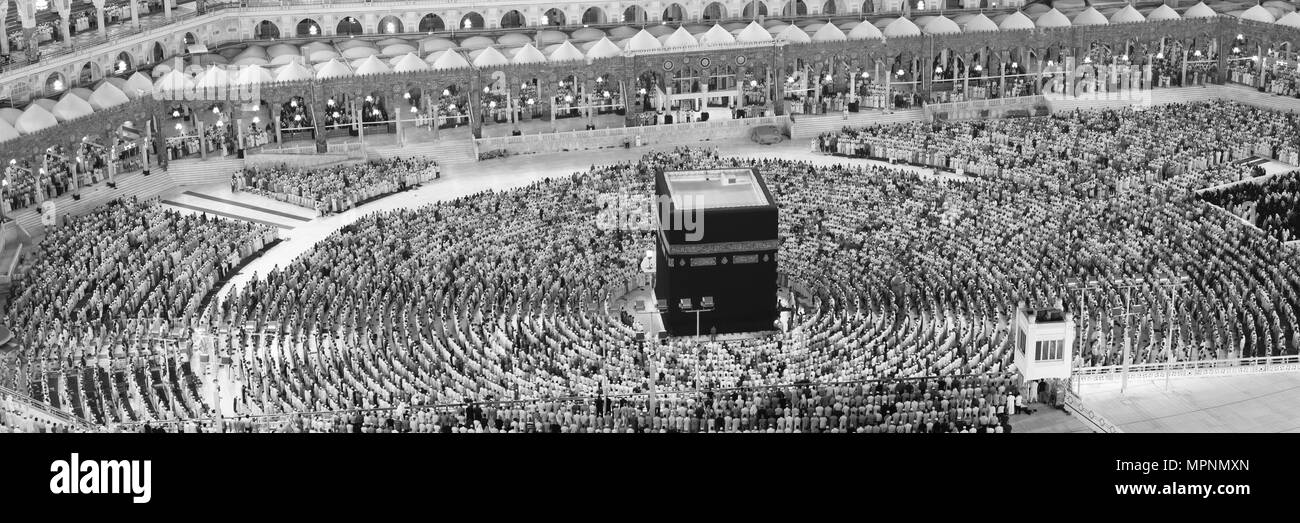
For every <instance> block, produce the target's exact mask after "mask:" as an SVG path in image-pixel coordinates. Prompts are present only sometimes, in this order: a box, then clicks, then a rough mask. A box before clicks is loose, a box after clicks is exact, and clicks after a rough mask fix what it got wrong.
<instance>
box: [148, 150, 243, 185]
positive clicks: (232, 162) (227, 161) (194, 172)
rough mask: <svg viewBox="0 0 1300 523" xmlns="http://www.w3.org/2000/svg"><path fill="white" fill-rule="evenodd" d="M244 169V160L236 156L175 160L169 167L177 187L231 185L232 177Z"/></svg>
mask: <svg viewBox="0 0 1300 523" xmlns="http://www.w3.org/2000/svg"><path fill="white" fill-rule="evenodd" d="M243 169H244V160H243V159H240V158H236V157H234V156H225V157H210V158H208V159H206V160H204V159H184V160H173V161H172V162H171V163H170V164H168V165H167V171H168V172H170V173H171V176H172V179H173V180H175V181H176V185H207V184H213V183H229V182H230V176H231V175H233V174H235V173H236V172H239V171H242V170H243Z"/></svg>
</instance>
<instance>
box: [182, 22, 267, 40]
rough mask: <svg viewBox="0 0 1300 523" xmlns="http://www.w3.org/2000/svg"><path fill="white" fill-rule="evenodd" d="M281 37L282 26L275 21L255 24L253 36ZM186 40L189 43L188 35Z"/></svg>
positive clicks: (265, 38) (264, 37)
mask: <svg viewBox="0 0 1300 523" xmlns="http://www.w3.org/2000/svg"><path fill="white" fill-rule="evenodd" d="M186 35H189V33H186ZM279 37H280V26H278V25H275V22H272V21H270V20H262V21H261V22H258V23H257V25H255V26H253V38H256V39H258V40H273V39H276V38H279ZM185 42H186V43H187V44H188V43H189V38H188V37H187V38H186V39H185Z"/></svg>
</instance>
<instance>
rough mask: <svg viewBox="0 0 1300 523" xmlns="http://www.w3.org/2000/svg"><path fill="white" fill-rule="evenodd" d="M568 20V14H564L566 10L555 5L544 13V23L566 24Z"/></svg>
mask: <svg viewBox="0 0 1300 523" xmlns="http://www.w3.org/2000/svg"><path fill="white" fill-rule="evenodd" d="M567 21H568V16H566V15H565V14H564V11H561V10H559V9H556V8H554V7H552V8H550V9H547V10H546V12H545V13H542V25H564V24H565V23H566V22H567Z"/></svg>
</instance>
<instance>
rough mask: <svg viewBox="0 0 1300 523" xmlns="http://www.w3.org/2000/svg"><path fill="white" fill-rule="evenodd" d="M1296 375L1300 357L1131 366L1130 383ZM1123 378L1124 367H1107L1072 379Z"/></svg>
mask: <svg viewBox="0 0 1300 523" xmlns="http://www.w3.org/2000/svg"><path fill="white" fill-rule="evenodd" d="M1297 371H1300V355H1292V356H1266V357H1259V358H1235V359H1226V360H1197V361H1179V362H1173V363H1143V364H1136V365H1129V366H1128V376H1129V379H1143V378H1159V377H1164V376H1166V375H1168V376H1171V377H1191V376H1231V375H1237V374H1268V373H1274V372H1297ZM1123 375H1124V365H1106V366H1101V367H1083V368H1079V369H1075V370H1074V376H1073V379H1075V380H1079V381H1080V382H1082V383H1089V382H1108V381H1115V380H1119V379H1121V378H1122V377H1123Z"/></svg>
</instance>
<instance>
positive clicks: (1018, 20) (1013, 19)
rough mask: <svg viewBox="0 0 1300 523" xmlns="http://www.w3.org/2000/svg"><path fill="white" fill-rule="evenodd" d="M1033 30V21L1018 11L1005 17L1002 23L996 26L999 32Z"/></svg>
mask: <svg viewBox="0 0 1300 523" xmlns="http://www.w3.org/2000/svg"><path fill="white" fill-rule="evenodd" d="M1034 5H1039V4H1034ZM1033 28H1034V21H1033V20H1030V19H1029V17H1028V16H1026V15H1025V14H1024V13H1022V12H1020V11H1016V12H1014V13H1011V14H1009V15H1007V17H1006V18H1004V19H1003V20H1002V23H1000V24H998V29H999V30H1001V31H1018V30H1022V29H1033Z"/></svg>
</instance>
